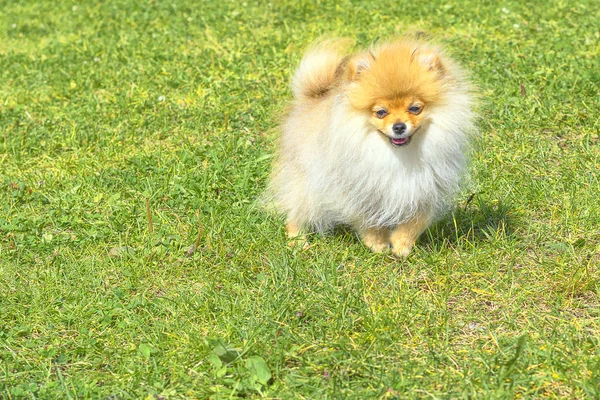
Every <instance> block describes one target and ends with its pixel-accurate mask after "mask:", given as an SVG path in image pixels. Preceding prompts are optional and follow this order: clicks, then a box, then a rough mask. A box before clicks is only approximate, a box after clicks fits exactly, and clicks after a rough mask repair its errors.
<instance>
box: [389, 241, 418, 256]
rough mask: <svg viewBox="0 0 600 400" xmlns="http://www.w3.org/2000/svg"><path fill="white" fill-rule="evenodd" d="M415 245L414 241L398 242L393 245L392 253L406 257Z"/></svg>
mask: <svg viewBox="0 0 600 400" xmlns="http://www.w3.org/2000/svg"><path fill="white" fill-rule="evenodd" d="M413 246H414V243H409V242H406V243H398V244H396V245H395V246H392V253H393V254H394V255H395V256H396V257H401V258H406V257H408V255H409V254H410V251H411V250H412V248H413Z"/></svg>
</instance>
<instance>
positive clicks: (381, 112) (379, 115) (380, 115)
mask: <svg viewBox="0 0 600 400" xmlns="http://www.w3.org/2000/svg"><path fill="white" fill-rule="evenodd" d="M375 115H376V116H377V118H385V116H386V115H388V112H387V111H386V110H384V109H383V108H382V109H380V110H377V111H375Z"/></svg>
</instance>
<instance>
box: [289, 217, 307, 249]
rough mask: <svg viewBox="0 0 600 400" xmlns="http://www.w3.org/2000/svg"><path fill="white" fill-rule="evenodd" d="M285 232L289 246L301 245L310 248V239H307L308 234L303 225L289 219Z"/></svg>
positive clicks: (303, 247)
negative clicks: (303, 229)
mask: <svg viewBox="0 0 600 400" xmlns="http://www.w3.org/2000/svg"><path fill="white" fill-rule="evenodd" d="M285 232H286V234H287V237H288V239H290V241H289V242H288V246H290V247H296V246H299V247H301V248H302V249H307V248H308V241H307V240H306V236H305V235H304V233H303V232H302V226H301V225H300V224H297V223H295V222H292V221H290V220H288V221H287V222H286V224H285Z"/></svg>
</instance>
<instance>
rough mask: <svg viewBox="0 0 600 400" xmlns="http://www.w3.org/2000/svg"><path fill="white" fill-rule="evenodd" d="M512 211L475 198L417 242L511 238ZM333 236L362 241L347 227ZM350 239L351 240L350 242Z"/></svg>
mask: <svg viewBox="0 0 600 400" xmlns="http://www.w3.org/2000/svg"><path fill="white" fill-rule="evenodd" d="M513 218H514V213H513V207H512V206H511V205H510V204H508V203H506V202H501V201H498V200H491V201H486V200H483V199H481V198H480V197H479V196H474V195H472V196H471V197H470V198H469V199H468V200H467V201H466V202H464V203H463V204H461V205H459V206H458V207H457V208H456V209H455V210H454V211H452V212H451V213H449V214H447V215H445V216H444V217H443V218H442V219H441V220H439V221H437V222H436V223H434V224H433V225H432V226H431V227H429V229H427V231H425V233H423V234H422V235H421V237H420V238H419V239H418V241H417V244H418V245H420V246H427V247H438V246H440V245H441V244H442V243H448V244H450V245H457V244H459V243H461V242H465V241H468V242H470V243H478V242H482V241H493V240H498V239H500V238H507V237H511V236H512V235H513V234H514V232H513V226H514V219H513ZM330 234H332V235H333V236H336V237H342V238H344V239H343V240H351V241H353V242H356V243H360V238H359V237H358V235H357V234H356V232H353V231H352V229H351V228H349V227H347V226H338V227H336V228H335V229H334V230H333V231H332V232H331V233H330ZM347 238H351V239H347Z"/></svg>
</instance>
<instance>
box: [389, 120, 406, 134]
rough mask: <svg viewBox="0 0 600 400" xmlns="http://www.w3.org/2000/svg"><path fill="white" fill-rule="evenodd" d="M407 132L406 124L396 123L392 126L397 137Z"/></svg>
mask: <svg viewBox="0 0 600 400" xmlns="http://www.w3.org/2000/svg"><path fill="white" fill-rule="evenodd" d="M405 130H406V124H405V123H404V122H396V123H395V124H394V125H392V131H394V133H395V134H396V135H401V134H403V133H404V131H405Z"/></svg>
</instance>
